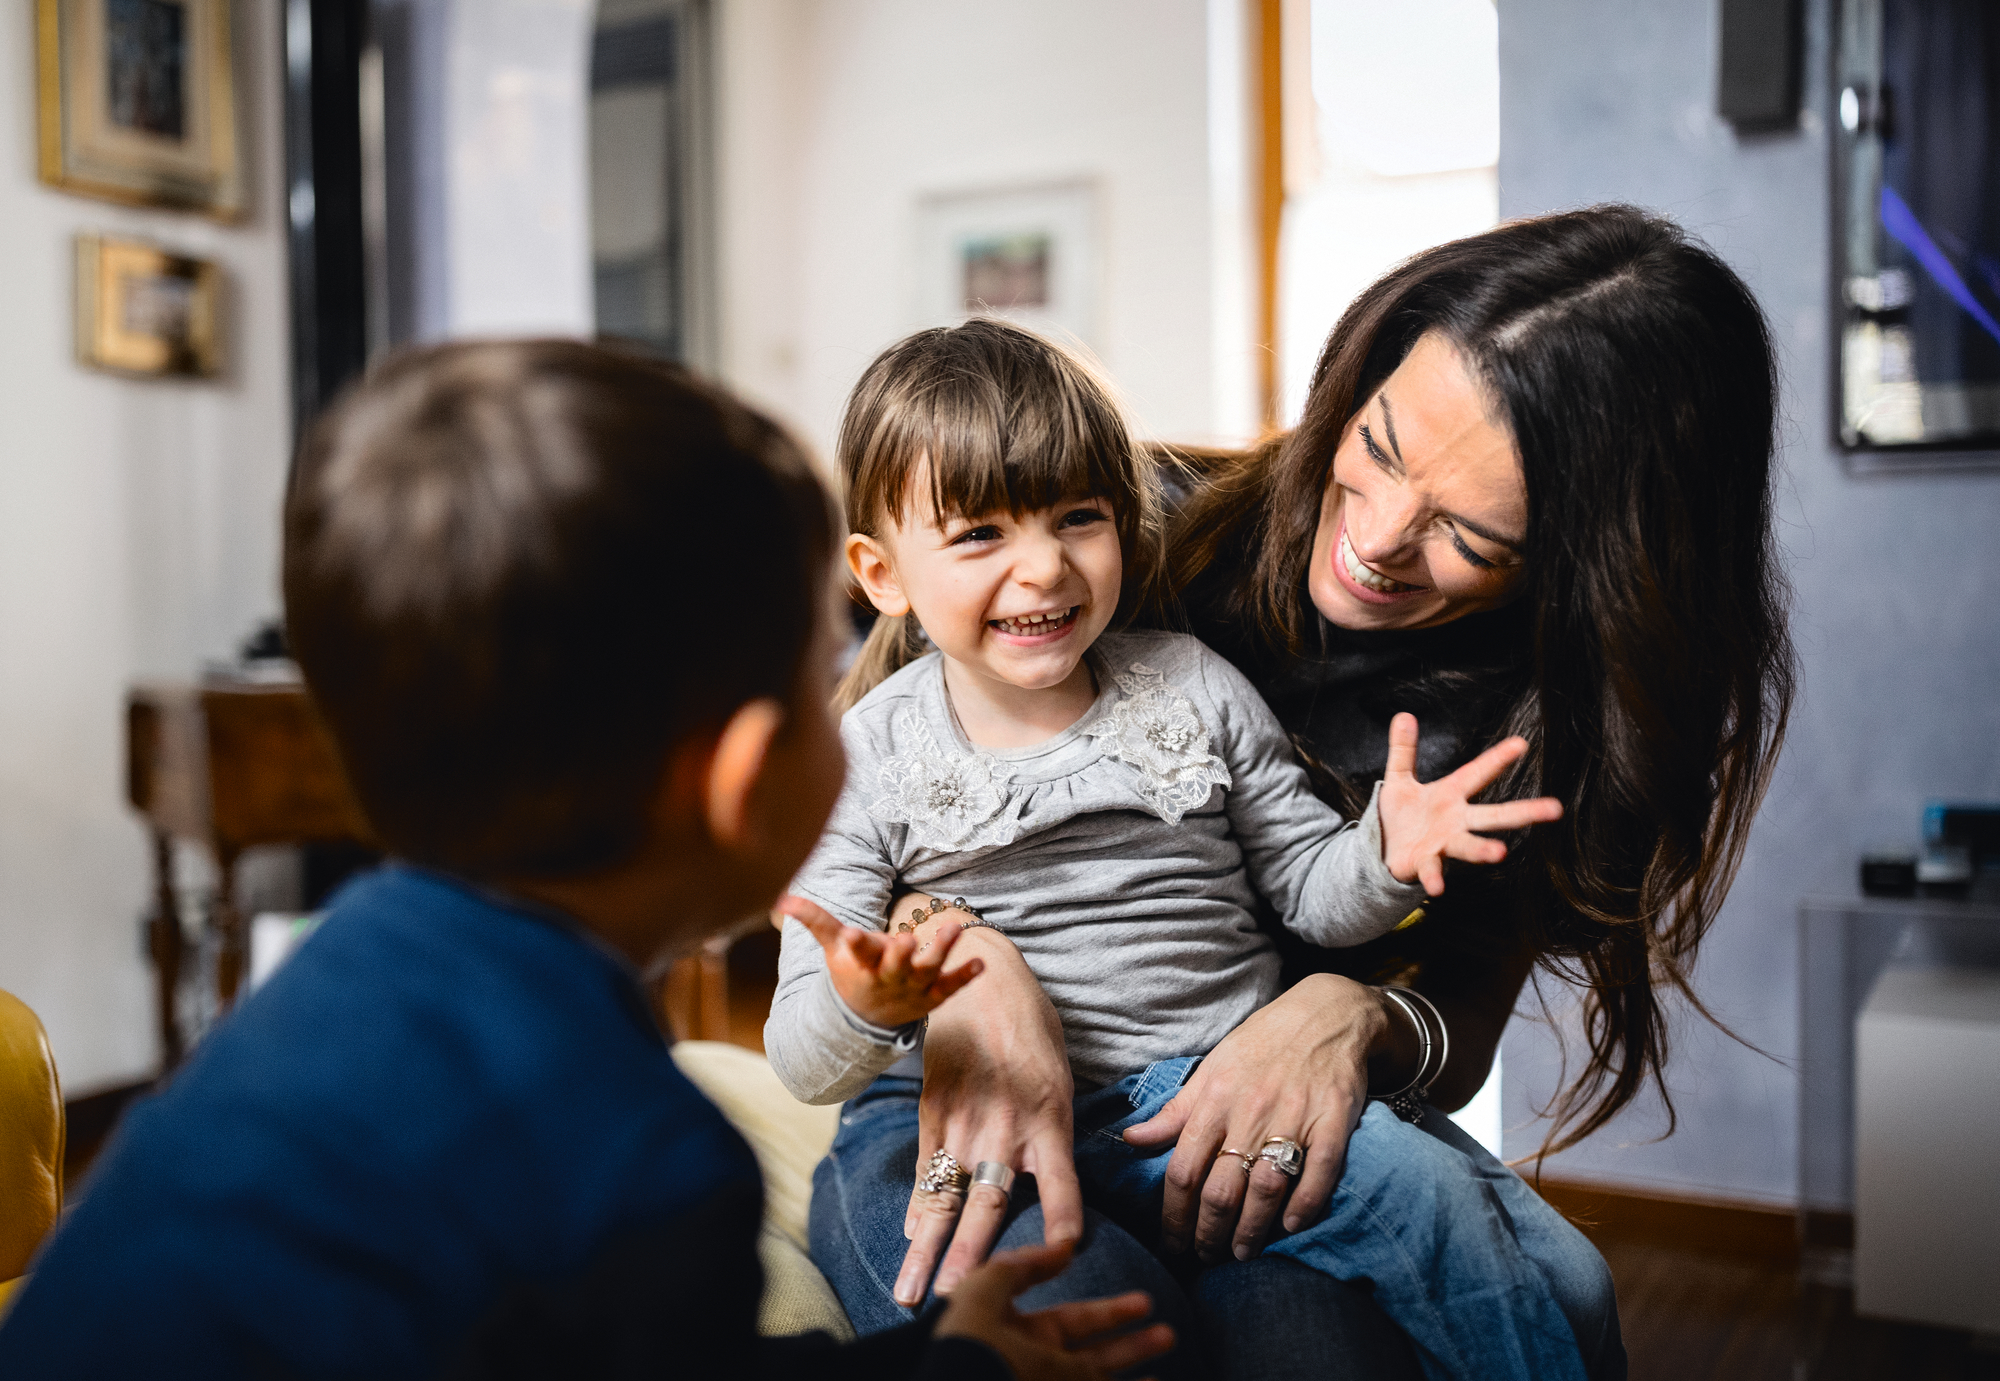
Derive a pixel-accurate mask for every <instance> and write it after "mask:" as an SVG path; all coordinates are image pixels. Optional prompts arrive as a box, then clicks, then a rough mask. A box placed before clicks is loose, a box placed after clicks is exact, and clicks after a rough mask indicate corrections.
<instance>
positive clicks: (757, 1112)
mask: <svg viewBox="0 0 2000 1381" xmlns="http://www.w3.org/2000/svg"><path fill="white" fill-rule="evenodd" d="M674 1063H676V1064H678V1065H679V1066H680V1069H681V1073H683V1074H685V1075H687V1077H688V1080H689V1082H691V1083H692V1084H693V1085H694V1086H695V1087H696V1088H698V1089H700V1090H701V1091H702V1093H703V1094H705V1095H706V1096H707V1097H708V1100H709V1101H710V1102H711V1103H713V1104H715V1106H716V1107H718V1108H720V1109H722V1113H723V1116H725V1117H727V1118H728V1119H729V1120H730V1122H731V1123H732V1124H733V1125H734V1126H735V1128H736V1130H737V1131H738V1132H740V1133H742V1135H743V1139H744V1140H745V1141H747V1142H749V1143H750V1149H751V1150H752V1151H754V1152H756V1154H757V1166H758V1168H759V1169H760V1170H762V1171H763V1172H764V1230H763V1233H762V1234H761V1235H760V1237H759V1238H758V1241H757V1256H758V1259H759V1260H760V1261H761V1262H762V1263H763V1266H764V1302H763V1305H762V1307H761V1308H760V1310H759V1312H758V1319H757V1323H758V1330H759V1331H760V1332H761V1333H763V1334H764V1335H765V1336H767V1337H772V1336H777V1335H780V1334H787V1333H810V1332H813V1331H815V1330H818V1331H822V1332H826V1333H831V1334H832V1335H833V1336H834V1337H836V1338H840V1339H843V1340H845V1339H849V1338H852V1337H853V1336H854V1329H853V1326H852V1325H850V1324H849V1323H848V1321H847V1315H846V1313H845V1312H844V1311H843V1310H842V1309H841V1307H840V1300H839V1298H838V1297H837V1296H835V1294H834V1293H833V1287H832V1286H830V1285H828V1284H827V1283H826V1277H824V1276H822V1275H821V1274H820V1273H819V1270H818V1268H816V1267H815V1266H814V1265H813V1264H812V1260H811V1259H810V1258H809V1257H808V1256H807V1255H806V1251H807V1239H806V1212H807V1208H808V1206H809V1205H810V1204H811V1202H812V1175H813V1167H814V1166H816V1165H818V1164H819V1162H820V1158H821V1157H823V1156H824V1155H826V1152H827V1148H828V1147H829V1146H831V1145H833V1134H834V1132H835V1131H837V1130H838V1129H839V1127H840V1109H839V1107H838V1106H835V1107H825V1108H816V1107H812V1106H810V1105H808V1104H805V1103H801V1102H799V1101H798V1100H797V1099H795V1098H793V1097H792V1095H791V1094H790V1093H788V1092H787V1091H786V1089H785V1086H784V1085H783V1084H781V1083H779V1082H778V1076H777V1075H776V1074H775V1073H773V1072H772V1070H771V1066H770V1064H769V1062H767V1061H766V1060H765V1059H764V1057H763V1056H762V1055H759V1054H757V1053H756V1052H754V1051H750V1050H745V1049H744V1048H743V1047H741V1046H738V1045H729V1044H727V1043H725V1042H722V1041H679V1042H677V1043H676V1044H675V1045H674Z"/></svg>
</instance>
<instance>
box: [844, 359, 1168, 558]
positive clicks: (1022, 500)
mask: <svg viewBox="0 0 2000 1381" xmlns="http://www.w3.org/2000/svg"><path fill="white" fill-rule="evenodd" d="M973 392H974V393H975V394H990V393H991V392H992V391H991V390H987V389H977V390H973ZM1065 401H1072V402H1073V401H1074V400H1065ZM926 402H927V403H928V406H923V405H920V406H918V407H915V408H912V409H909V410H908V411H907V412H905V413H904V414H903V416H902V417H901V418H900V419H898V421H899V422H900V423H901V424H902V425H898V426H894V427H893V428H892V430H893V432H894V433H895V434H894V435H891V436H884V437H882V438H881V441H882V442H883V443H884V444H883V446H882V449H881V450H879V451H878V452H877V456H878V458H879V463H880V468H879V472H878V473H879V479H880V491H881V492H880V494H879V501H880V502H881V503H882V507H881V508H880V509H879V510H878V511H880V512H884V513H889V514H897V513H899V512H901V511H903V510H905V509H909V508H915V507H916V506H917V505H918V504H920V503H923V502H924V500H925V499H928V511H927V512H923V511H922V510H919V512H920V513H921V516H924V517H927V518H930V519H931V520H933V521H935V522H937V523H938V524H940V525H942V524H943V523H944V522H945V521H947V520H948V519H950V518H951V517H953V516H960V517H976V516H978V515H980V514H983V513H998V512H1002V511H1005V512H1008V513H1016V514H1018V513H1028V512H1033V511H1035V510H1037V509H1043V508H1053V507H1054V506H1055V505H1057V504H1059V503H1062V502H1063V501H1064V500H1066V499H1080V498H1085V497H1092V496H1096V497H1102V498H1104V499H1106V500H1108V501H1109V502H1110V503H1111V506H1112V508H1113V509H1114V510H1115V511H1117V512H1118V513H1120V514H1124V513H1127V512H1129V510H1130V509H1131V508H1132V506H1133V487H1134V482H1135V477H1134V474H1133V455H1132V444H1131V441H1130V440H1129V438H1128V437H1127V435H1126V433H1125V430H1124V428H1123V427H1122V426H1121V425H1120V424H1119V422H1118V420H1117V418H1116V417H1115V416H1113V417H1108V418H1094V417H1092V416H1091V412H1092V411H1093V410H1092V409H1090V408H1088V407H1086V406H1074V405H1073V406H1071V407H1068V408H1064V409H1061V410H1060V411H1058V410H1056V409H1050V408H1043V407H1036V406H1034V405H1033V402H1031V401H1028V400H1023V399H1018V398H1017V399H1014V400H1012V402H1013V404H1014V406H1013V407H1012V408H1011V409H1007V408H1005V407H1004V406H1003V403H1002V400H1001V399H999V398H998V397H993V396H987V397H978V396H974V397H965V396H959V397H951V396H949V395H948V394H944V393H943V391H940V393H935V394H933V395H932V397H931V398H930V399H928V400H926ZM1010 413H1011V415H1009V414H1010ZM919 485H921V486H922V487H923V489H924V490H927V491H928V492H927V493H926V494H922V495H920V494H919V493H917V492H913V491H914V489H915V487H916V486H919Z"/></svg>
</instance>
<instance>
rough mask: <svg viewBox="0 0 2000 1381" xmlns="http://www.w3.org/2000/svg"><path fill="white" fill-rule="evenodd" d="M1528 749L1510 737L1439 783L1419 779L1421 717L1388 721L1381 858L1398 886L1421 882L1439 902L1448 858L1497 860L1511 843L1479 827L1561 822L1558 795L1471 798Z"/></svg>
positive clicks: (1510, 827) (1520, 740) (1406, 716)
mask: <svg viewBox="0 0 2000 1381" xmlns="http://www.w3.org/2000/svg"><path fill="white" fill-rule="evenodd" d="M1527 751H1528V741H1527V740H1526V739H1523V738H1510V739H1506V740H1504V741H1503V742H1501V743H1497V744H1495V745H1494V746H1493V747H1491V748H1488V749H1487V750H1486V751H1485V752H1483V753H1481V754H1480V755H1479V756H1478V757H1476V758H1474V759H1473V760H1472V761H1471V762H1469V763H1467V764H1466V765H1465V766H1463V767H1461V768H1459V769H1458V771H1456V772H1454V773H1452V774H1451V775H1450V776H1449V777H1440V778H1438V779H1437V780H1436V781H1434V782H1420V781H1418V780H1417V717H1416V716H1415V715H1413V714H1399V715H1397V716H1396V717H1395V718H1394V719H1392V720H1390V721H1389V766H1388V768H1387V769H1386V770H1385V771H1384V772H1383V774H1382V795H1381V798H1380V810H1381V816H1382V861H1383V862H1384V863H1386V864H1388V865H1389V872H1390V875H1391V876H1393V877H1394V878H1395V879H1396V881H1398V882H1416V881H1419V880H1421V881H1422V882H1423V884H1424V891H1425V892H1427V893H1429V894H1430V895H1431V896H1433V897H1435V896H1436V895H1438V893H1440V892H1442V891H1444V861H1445V859H1446V858H1458V859H1463V860H1465V861H1466V862H1467V863H1498V862H1499V861H1500V860H1501V859H1503V858H1505V857H1506V856H1507V846H1506V845H1505V844H1502V843H1501V842H1500V841H1499V840H1497V839H1488V838H1486V837H1484V836H1483V835H1480V834H1476V833H1474V831H1476V830H1518V829H1521V828H1522V827H1524V826H1527V825H1533V824H1538V823H1541V822H1544V821H1549V820H1560V819H1561V818H1562V813H1563V808H1562V802H1561V801H1558V800H1557V799H1556V798H1555V797H1553V796H1537V797H1536V798H1534V799H1533V800H1531V801H1505V802H1502V803H1500V804H1498V805H1490V806H1478V805H1473V804H1472V802H1471V798H1472V797H1474V796H1477V795H1478V794H1479V793H1480V792H1482V791H1484V790H1485V789H1486V788H1487V787H1489V786H1491V785H1492V784H1493V782H1494V780H1495V779H1496V778H1498V777H1499V775H1500V774H1501V773H1502V772H1505V771H1506V770H1507V769H1508V767H1510V766H1512V765H1513V763H1514V760H1515V759H1517V758H1519V757H1520V756H1521V754H1523V753H1525V752H1527Z"/></svg>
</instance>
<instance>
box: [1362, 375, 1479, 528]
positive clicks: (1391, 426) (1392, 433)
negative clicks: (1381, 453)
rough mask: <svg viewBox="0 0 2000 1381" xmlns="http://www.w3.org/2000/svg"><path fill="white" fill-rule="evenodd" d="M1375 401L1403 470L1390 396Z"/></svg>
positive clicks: (1376, 396) (1392, 448)
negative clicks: (1379, 408)
mask: <svg viewBox="0 0 2000 1381" xmlns="http://www.w3.org/2000/svg"><path fill="white" fill-rule="evenodd" d="M1375 401H1376V402H1378V403H1380V404H1381V405H1382V427H1383V430H1385V431H1387V432H1388V433H1389V449H1390V450H1392V451H1394V452H1395V453H1396V468H1397V469H1399V470H1400V469H1403V468H1404V465H1403V448H1402V447H1401V446H1398V445H1397V444H1396V414H1395V413H1393V412H1391V411H1390V410H1389V395H1388V394H1386V393H1378V394H1376V395H1375ZM1476 530H1477V529H1475V531H1476ZM1482 535H1483V534H1482Z"/></svg>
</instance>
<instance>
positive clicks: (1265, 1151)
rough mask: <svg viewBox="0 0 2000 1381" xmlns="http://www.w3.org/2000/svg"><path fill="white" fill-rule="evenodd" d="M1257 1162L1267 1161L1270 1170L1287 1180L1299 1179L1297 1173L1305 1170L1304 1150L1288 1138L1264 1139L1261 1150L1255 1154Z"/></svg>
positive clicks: (1273, 1137) (1272, 1137)
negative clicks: (1269, 1164)
mask: <svg viewBox="0 0 2000 1381" xmlns="http://www.w3.org/2000/svg"><path fill="white" fill-rule="evenodd" d="M1257 1159H1258V1160H1267V1161H1269V1162H1270V1163H1271V1168H1272V1169H1273V1170H1276V1171H1277V1172H1278V1173H1279V1174H1280V1175H1283V1176H1284V1177H1285V1178H1286V1179H1288V1180H1295V1179H1297V1178H1298V1177H1299V1171H1301V1170H1303V1169H1305V1168H1306V1148H1305V1147H1303V1146H1301V1145H1299V1143H1298V1142H1296V1141H1293V1140H1292V1139H1291V1138H1290V1137H1288V1136H1271V1137H1266V1138H1264V1145H1263V1147H1262V1149H1260V1150H1259V1151H1258V1152H1257Z"/></svg>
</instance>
